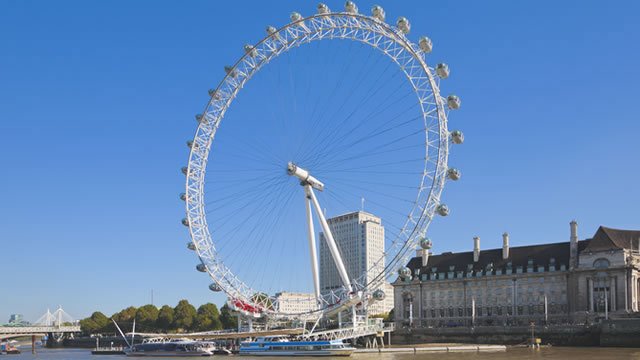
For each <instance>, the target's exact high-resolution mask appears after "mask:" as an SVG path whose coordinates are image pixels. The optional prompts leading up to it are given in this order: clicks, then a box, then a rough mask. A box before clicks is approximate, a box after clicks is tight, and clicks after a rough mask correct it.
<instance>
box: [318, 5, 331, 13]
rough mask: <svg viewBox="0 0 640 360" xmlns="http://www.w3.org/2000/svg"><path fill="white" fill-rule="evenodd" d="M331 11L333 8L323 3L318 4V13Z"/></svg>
mask: <svg viewBox="0 0 640 360" xmlns="http://www.w3.org/2000/svg"><path fill="white" fill-rule="evenodd" d="M330 12H331V9H329V7H328V6H327V5H325V4H323V3H320V4H318V14H328V13H330Z"/></svg>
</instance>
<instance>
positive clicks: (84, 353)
mask: <svg viewBox="0 0 640 360" xmlns="http://www.w3.org/2000/svg"><path fill="white" fill-rule="evenodd" d="M638 341H640V339H638ZM22 351H23V353H22V354H20V355H0V358H1V359H2V360H10V359H16V360H18V359H51V360H79V359H95V360H111V359H113V360H120V359H124V358H126V356H124V355H103V356H97V357H96V356H92V355H91V351H90V350H89V349H37V351H38V353H37V354H36V355H33V354H31V348H30V347H26V346H24V347H22ZM222 357H223V356H214V357H213V358H212V359H219V358H222ZM229 358H230V359H233V358H238V359H242V360H244V359H269V358H268V357H258V358H256V357H253V358H252V357H249V356H237V355H232V356H230V357H229ZM146 359H152V358H150V357H149V358H146ZM158 359H170V358H158ZM271 359H275V358H271ZM296 359H313V360H318V358H296ZM342 359H345V358H342ZM346 359H351V360H429V359H433V360H504V359H545V360H547V359H576V360H594V359H612V360H623V359H624V360H640V348H638V349H631V348H598V347H584V348H579V347H551V348H544V349H539V350H531V349H526V348H514V349H509V350H507V351H503V352H490V353H489V352H481V353H476V352H459V353H455V352H452V353H430V354H425V353H422V354H417V355H414V354H354V355H353V356H351V357H350V358H346Z"/></svg>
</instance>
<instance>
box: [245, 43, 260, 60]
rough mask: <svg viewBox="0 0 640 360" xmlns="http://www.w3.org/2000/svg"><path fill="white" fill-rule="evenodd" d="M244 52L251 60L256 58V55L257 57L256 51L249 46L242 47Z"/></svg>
mask: <svg viewBox="0 0 640 360" xmlns="http://www.w3.org/2000/svg"><path fill="white" fill-rule="evenodd" d="M244 52H245V53H246V54H247V55H249V56H251V57H252V58H254V57H256V55H258V51H257V50H256V49H255V48H254V47H253V46H251V45H249V44H247V45H245V46H244Z"/></svg>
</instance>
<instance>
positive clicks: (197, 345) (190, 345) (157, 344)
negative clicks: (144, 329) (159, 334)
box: [125, 338, 217, 357]
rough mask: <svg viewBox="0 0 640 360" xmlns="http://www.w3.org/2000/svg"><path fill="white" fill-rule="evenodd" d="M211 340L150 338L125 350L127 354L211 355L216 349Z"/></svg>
mask: <svg viewBox="0 0 640 360" xmlns="http://www.w3.org/2000/svg"><path fill="white" fill-rule="evenodd" d="M216 350H217V349H216V346H215V344H214V343H213V342H208V341H193V340H188V339H165V338H152V339H147V340H145V341H143V342H142V343H141V344H136V345H133V346H132V347H130V348H128V349H127V350H125V353H126V355H127V356H154V357H165V356H170V357H192V356H212V355H213V354H214V352H215V351H216Z"/></svg>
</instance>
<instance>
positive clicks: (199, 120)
mask: <svg viewBox="0 0 640 360" xmlns="http://www.w3.org/2000/svg"><path fill="white" fill-rule="evenodd" d="M203 118H204V116H202V114H196V121H197V122H199V123H201V122H202V119H203Z"/></svg>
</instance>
